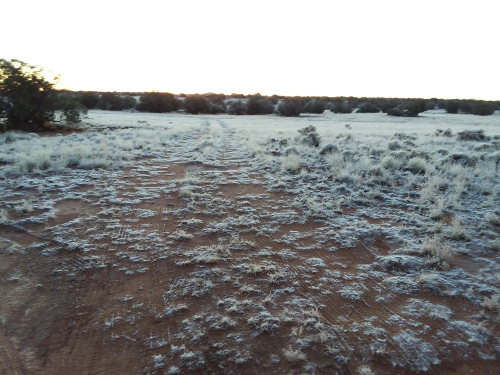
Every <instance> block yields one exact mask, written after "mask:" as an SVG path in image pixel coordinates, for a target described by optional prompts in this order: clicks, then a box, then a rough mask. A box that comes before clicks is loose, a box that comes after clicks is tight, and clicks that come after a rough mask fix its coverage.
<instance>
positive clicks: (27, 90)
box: [0, 59, 85, 130]
mask: <svg viewBox="0 0 500 375" xmlns="http://www.w3.org/2000/svg"><path fill="white" fill-rule="evenodd" d="M57 81H58V78H56V79H55V80H54V81H53V82H50V81H48V80H47V79H46V78H45V76H44V74H43V70H42V68H40V67H37V66H33V65H30V64H27V63H25V62H22V61H20V60H14V59H13V60H5V59H0V100H1V101H2V105H1V106H0V111H1V113H2V116H3V117H5V118H6V120H7V127H8V128H11V129H20V130H29V129H36V128H43V127H44V125H46V124H47V123H49V122H51V121H53V120H54V118H55V113H56V111H57V110H61V119H62V120H66V121H67V122H79V121H80V115H81V113H82V112H85V111H84V108H83V107H82V106H81V105H79V103H78V102H77V101H76V100H75V99H74V98H73V97H72V96H67V95H66V94H64V93H59V92H58V91H56V90H55V84H56V83H57Z"/></svg>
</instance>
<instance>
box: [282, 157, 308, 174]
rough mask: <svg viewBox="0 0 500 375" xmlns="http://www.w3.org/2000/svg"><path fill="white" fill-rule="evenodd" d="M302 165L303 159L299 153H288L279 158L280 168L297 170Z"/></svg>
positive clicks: (291, 170)
mask: <svg viewBox="0 0 500 375" xmlns="http://www.w3.org/2000/svg"><path fill="white" fill-rule="evenodd" d="M303 165H304V159H302V157H301V156H300V155H296V154H289V155H287V156H283V157H282V158H281V170H282V171H290V172H298V171H299V170H300V169H301V168H302V166H303Z"/></svg>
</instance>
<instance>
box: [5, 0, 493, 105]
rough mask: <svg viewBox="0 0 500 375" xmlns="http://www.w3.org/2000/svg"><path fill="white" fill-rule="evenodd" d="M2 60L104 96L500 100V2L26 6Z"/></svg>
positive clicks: (9, 18)
mask: <svg viewBox="0 0 500 375" xmlns="http://www.w3.org/2000/svg"><path fill="white" fill-rule="evenodd" d="M1 11H2V14H3V15H2V30H3V37H2V42H1V43H0V58H5V59H18V60H22V61H24V62H27V63H30V64H32V65H38V66H42V67H43V68H44V69H46V70H52V71H53V72H54V73H55V74H60V75H61V76H62V86H63V87H65V88H68V89H71V90H92V91H152V90H158V91H168V92H172V93H188V94H189V93H196V92H198V93H205V92H216V93H226V94H231V93H233V92H234V93H244V94H253V93H256V92H260V93H262V94H265V95H272V94H280V95H302V96H308V95H311V96H323V95H326V96H358V97H362V96H370V97H424V98H430V97H438V98H476V99H490V100H500V91H499V88H500V75H499V69H498V67H499V62H500V59H499V57H498V56H499V55H500V51H499V44H498V42H499V40H498V37H499V36H500V24H499V18H498V17H499V14H500V12H499V11H500V1H498V0H490V1H484V0H474V1H472V0H471V1H460V0H455V1H448V0H431V1H427V0H418V1H410V0H398V1H393V0H390V1H389V0H379V1H377V0H363V1H353V0H343V1H319V0H317V1H316V0H304V1H293V0H289V1H281V0H275V1H273V0H265V1H260V0H245V1H237V0H232V1H219V0H176V1H168V0H164V1H154V0H135V1H127V0H122V1H115V0H100V1H94V0H89V1H81V2H76V1H67V0H65V1H55V0H47V1H44V0H36V1H32V0H25V1H23V0H17V1H9V2H4V4H2V6H1Z"/></svg>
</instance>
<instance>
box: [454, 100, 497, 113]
mask: <svg viewBox="0 0 500 375" xmlns="http://www.w3.org/2000/svg"><path fill="white" fill-rule="evenodd" d="M498 104H499V103H498V102H491V101H485V100H457V99H454V100H447V101H445V104H444V108H445V109H446V112H448V113H464V114H472V115H479V116H490V115H492V114H493V113H495V110H497V109H498Z"/></svg>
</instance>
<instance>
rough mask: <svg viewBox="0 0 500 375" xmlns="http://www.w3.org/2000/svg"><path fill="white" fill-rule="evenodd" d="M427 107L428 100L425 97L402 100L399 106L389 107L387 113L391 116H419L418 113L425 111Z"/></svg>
mask: <svg viewBox="0 0 500 375" xmlns="http://www.w3.org/2000/svg"><path fill="white" fill-rule="evenodd" d="M425 109H426V100H424V99H415V100H404V101H401V102H400V103H399V104H398V105H397V107H395V108H388V109H387V114H388V115H389V116H401V117H417V116H418V114H419V113H421V112H424V111H425Z"/></svg>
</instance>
